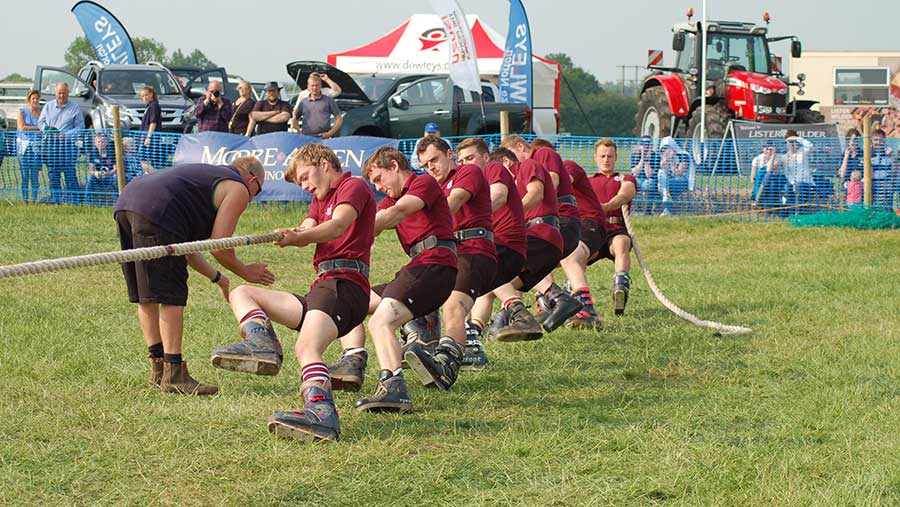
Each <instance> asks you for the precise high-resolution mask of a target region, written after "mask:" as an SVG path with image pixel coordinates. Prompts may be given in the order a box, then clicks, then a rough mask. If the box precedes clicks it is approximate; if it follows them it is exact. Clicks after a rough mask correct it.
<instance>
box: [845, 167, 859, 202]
mask: <svg viewBox="0 0 900 507" xmlns="http://www.w3.org/2000/svg"><path fill="white" fill-rule="evenodd" d="M844 189H845V190H846V191H847V206H853V205H854V204H859V203H861V202H862V193H863V184H862V173H860V172H859V171H853V172H852V173H850V179H849V180H847V181H845V182H844Z"/></svg>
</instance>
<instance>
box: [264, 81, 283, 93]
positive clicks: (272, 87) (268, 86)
mask: <svg viewBox="0 0 900 507" xmlns="http://www.w3.org/2000/svg"><path fill="white" fill-rule="evenodd" d="M281 88H282V87H281V86H279V85H278V82H277V81H269V82H268V83H267V84H266V88H265V90H264V91H269V90H280V89H281Z"/></svg>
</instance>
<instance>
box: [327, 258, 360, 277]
mask: <svg viewBox="0 0 900 507" xmlns="http://www.w3.org/2000/svg"><path fill="white" fill-rule="evenodd" d="M338 269H349V270H351V271H357V272H359V273H362V275H363V276H364V277H366V278H369V266H368V265H367V264H366V263H365V262H363V261H360V260H356V259H330V260H327V261H322V262H320V263H319V269H318V271H317V273H316V274H317V276H322V275H324V274H325V273H327V272H329V271H335V270H338Z"/></svg>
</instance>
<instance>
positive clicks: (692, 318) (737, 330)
mask: <svg viewBox="0 0 900 507" xmlns="http://www.w3.org/2000/svg"><path fill="white" fill-rule="evenodd" d="M622 217H623V218H625V228H626V229H628V234H629V235H630V236H631V246H632V247H633V248H634V255H635V257H637V260H638V264H640V265H641V271H643V272H644V277H645V278H646V279H647V285H649V286H650V290H652V291H653V295H654V296H656V299H658V300H659V302H660V303H662V304H663V306H665V307H666V308H668V309H669V311H671V312H672V313H674V314H675V315H677V316H679V317H681V318H682V319H684V320H686V321H688V322H690V323H691V324H693V325H695V326H702V327H703V326H705V327H709V328H712V329H716V330H718V331H719V332H720V333H721V334H745V333H752V332H753V330H752V329H750V328H749V327H742V326H731V325H728V324H722V323H720V322H713V321H711V320H703V319H701V318H699V317H697V316H696V315H694V314H691V313H688V312H686V311H684V310H682V309H681V308H679V307H678V306H677V305H676V304H675V303H673V302H671V301H669V299H668V298H667V297H666V296H665V294H663V293H662V291H661V290H659V287H657V285H656V282H655V281H654V280H653V274H652V273H650V269H649V268H648V267H647V263H646V262H644V256H643V255H641V249H640V248H639V247H638V243H637V238H636V237H635V235H634V227H633V226H632V225H631V213H630V211H629V209H628V205H627V204H626V205H624V206H622Z"/></svg>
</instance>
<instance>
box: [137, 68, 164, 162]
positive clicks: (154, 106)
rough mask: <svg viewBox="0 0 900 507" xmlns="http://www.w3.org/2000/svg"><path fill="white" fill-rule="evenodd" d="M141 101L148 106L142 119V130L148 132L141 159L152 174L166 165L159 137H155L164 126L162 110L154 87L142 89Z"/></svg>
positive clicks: (145, 136) (142, 147)
mask: <svg viewBox="0 0 900 507" xmlns="http://www.w3.org/2000/svg"><path fill="white" fill-rule="evenodd" d="M141 100H143V101H144V104H146V105H147V109H146V110H145V111H144V117H143V118H141V130H142V131H144V132H146V134H144V141H143V143H142V144H141V158H142V159H143V160H144V162H146V164H147V165H148V167H147V172H150V171H153V169H154V168H155V167H163V166H165V165H166V157H165V154H164V153H162V149H161V147H160V145H159V137H158V136H154V135H153V134H154V132H156V131H157V130H159V128H160V127H161V126H162V109H161V108H160V107H159V98H158V97H157V96H156V90H155V89H154V88H153V87H152V86H145V87H143V88H141Z"/></svg>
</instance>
